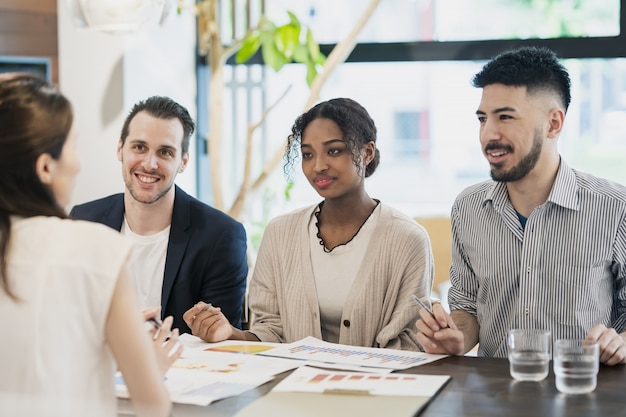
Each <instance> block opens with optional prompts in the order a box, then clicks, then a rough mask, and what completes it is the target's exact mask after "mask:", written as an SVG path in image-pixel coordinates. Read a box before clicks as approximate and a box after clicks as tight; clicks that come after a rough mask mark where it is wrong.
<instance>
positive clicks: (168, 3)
mask: <svg viewBox="0 0 626 417" xmlns="http://www.w3.org/2000/svg"><path fill="white" fill-rule="evenodd" d="M68 3H69V7H70V11H71V12H72V15H73V17H74V22H75V24H76V25H77V26H79V27H87V28H92V29H96V30H100V31H103V32H108V33H129V32H135V31H137V30H140V29H142V28H144V27H146V26H150V25H153V26H155V25H157V24H159V23H162V22H163V21H164V20H165V18H166V17H167V16H168V15H169V13H170V8H172V7H173V3H174V2H173V1H172V0H68Z"/></svg>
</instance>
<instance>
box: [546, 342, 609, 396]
mask: <svg viewBox="0 0 626 417" xmlns="http://www.w3.org/2000/svg"><path fill="white" fill-rule="evenodd" d="M599 368H600V351H599V347H598V343H596V342H590V341H587V340H571V339H563V340H557V341H556V343H555V344H554V375H555V376H556V389H557V390H559V391H560V392H563V393H565V394H586V393H588V392H593V390H595V389H596V383H597V378H598V369H599Z"/></svg>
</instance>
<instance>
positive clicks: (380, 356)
mask: <svg viewBox="0 0 626 417" xmlns="http://www.w3.org/2000/svg"><path fill="white" fill-rule="evenodd" d="M260 355H264V356H274V357H280V358H287V359H300V360H306V361H316V362H322V363H333V364H346V365H353V366H354V365H356V366H361V367H369V368H384V369H392V370H397V369H408V368H412V367H414V366H418V365H423V364H425V363H429V362H434V361H436V360H439V359H442V358H445V357H446V356H447V355H433V354H429V353H423V352H410V351H406V350H397V349H381V348H368V347H360V346H350V345H342V344H337V343H329V342H324V341H323V340H320V339H317V338H315V337H306V338H304V339H302V340H300V341H298V342H294V343H290V344H286V345H283V346H279V347H276V348H274V349H271V350H268V351H265V352H262V353H260Z"/></svg>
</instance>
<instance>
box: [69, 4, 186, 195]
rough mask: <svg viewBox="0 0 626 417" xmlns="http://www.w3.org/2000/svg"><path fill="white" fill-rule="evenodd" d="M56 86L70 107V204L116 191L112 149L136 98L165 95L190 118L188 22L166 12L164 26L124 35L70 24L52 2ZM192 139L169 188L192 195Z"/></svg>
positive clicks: (118, 182) (118, 174)
mask: <svg viewBox="0 0 626 417" xmlns="http://www.w3.org/2000/svg"><path fill="white" fill-rule="evenodd" d="M58 25H59V84H60V88H61V90H62V91H63V93H64V94H65V95H66V96H67V97H68V98H69V99H70V100H71V102H72V104H73V105H74V114H75V124H76V127H77V129H78V133H79V145H78V146H79V148H80V156H81V162H82V170H81V173H80V174H79V176H78V179H77V182H76V187H75V189H74V195H73V199H72V203H71V204H72V205H74V204H77V203H82V202H85V201H89V200H93V199H95V198H100V197H104V196H106V195H109V194H112V193H116V192H121V191H123V189H124V185H123V182H122V175H121V168H120V163H119V161H118V160H117V158H116V154H115V151H116V146H117V141H118V139H119V132H120V130H121V128H122V123H123V121H124V118H125V116H126V114H127V113H128V111H129V110H130V108H131V107H132V106H133V104H134V103H135V102H137V101H138V100H142V99H145V98H147V97H149V96H151V95H166V96H169V97H171V98H172V99H174V100H176V101H177V102H179V103H180V104H182V105H183V106H185V107H187V109H188V110H189V112H190V113H191V115H192V116H193V117H194V119H196V78H195V40H196V35H195V17H194V16H193V15H192V14H191V13H189V12H183V14H182V15H176V13H175V12H174V13H172V14H171V15H170V16H169V18H168V19H167V21H166V22H165V24H164V25H163V26H160V27H155V28H151V29H148V30H146V31H144V32H141V33H136V34H131V35H111V34H107V33H100V32H96V31H93V30H90V29H84V28H77V27H76V26H75V25H74V21H73V18H72V16H71V15H70V12H69V8H68V7H67V4H66V0H58ZM194 142H195V141H194V140H193V138H192V141H191V147H190V152H191V158H190V164H189V166H188V168H187V170H186V171H185V172H184V173H183V174H179V175H178V177H177V181H176V182H177V184H178V185H180V186H181V187H182V188H183V189H185V190H186V191H187V192H189V193H190V194H192V195H196V163H195V143H194Z"/></svg>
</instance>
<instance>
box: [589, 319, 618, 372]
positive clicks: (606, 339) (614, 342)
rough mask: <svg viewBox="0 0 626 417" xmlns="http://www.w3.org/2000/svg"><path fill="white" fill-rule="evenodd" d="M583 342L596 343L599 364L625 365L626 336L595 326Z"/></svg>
mask: <svg viewBox="0 0 626 417" xmlns="http://www.w3.org/2000/svg"><path fill="white" fill-rule="evenodd" d="M585 340H590V341H592V342H598V346H599V348H600V349H599V350H600V362H602V363H605V364H607V365H617V364H621V363H626V334H625V333H621V334H620V333H617V332H616V331H615V329H609V328H607V327H606V326H604V325H603V324H597V325H595V326H594V327H593V329H591V331H590V332H589V334H588V335H587V337H586V338H585Z"/></svg>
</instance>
